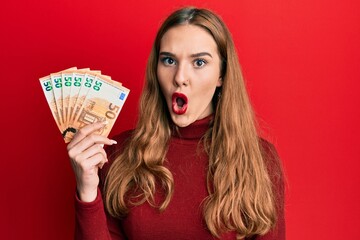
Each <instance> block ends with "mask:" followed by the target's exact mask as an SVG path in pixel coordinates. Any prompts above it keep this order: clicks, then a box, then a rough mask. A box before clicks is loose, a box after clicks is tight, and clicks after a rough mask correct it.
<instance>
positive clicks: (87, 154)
mask: <svg viewBox="0 0 360 240" xmlns="http://www.w3.org/2000/svg"><path fill="white" fill-rule="evenodd" d="M97 154H101V155H102V156H103V158H105V159H106V158H107V155H106V152H105V150H104V149H103V147H102V146H101V145H100V144H94V145H93V146H91V147H90V148H88V149H87V150H86V151H84V152H82V153H80V154H79V155H78V156H76V158H75V159H74V160H75V161H76V162H78V163H79V164H81V163H82V162H83V161H88V159H89V158H91V157H93V156H95V155H97Z"/></svg>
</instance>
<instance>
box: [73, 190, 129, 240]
mask: <svg viewBox="0 0 360 240" xmlns="http://www.w3.org/2000/svg"><path fill="white" fill-rule="evenodd" d="M95 239H99V240H100V239H101V240H121V239H125V238H124V236H123V235H122V233H121V228H120V223H119V220H117V219H115V218H112V217H111V216H109V215H108V214H106V213H105V209H104V205H103V200H102V196H101V191H100V189H98V193H97V197H96V199H95V200H94V201H93V202H90V203H87V202H82V201H81V200H80V199H79V198H78V196H77V194H75V240H95Z"/></svg>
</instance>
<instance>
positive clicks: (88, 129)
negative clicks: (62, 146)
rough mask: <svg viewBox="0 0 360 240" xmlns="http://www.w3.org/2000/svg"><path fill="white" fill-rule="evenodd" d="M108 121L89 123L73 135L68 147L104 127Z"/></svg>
mask: <svg viewBox="0 0 360 240" xmlns="http://www.w3.org/2000/svg"><path fill="white" fill-rule="evenodd" d="M106 124H107V122H96V123H92V124H89V125H86V126H84V127H82V128H81V129H80V130H79V131H78V132H77V133H76V134H75V135H74V137H73V139H72V140H71V142H70V143H69V145H68V148H72V147H73V146H74V145H76V144H77V143H78V142H80V141H81V140H83V139H84V138H85V137H86V136H88V135H90V134H92V133H94V132H96V131H98V130H100V129H101V128H103V127H104V126H105V125H106Z"/></svg>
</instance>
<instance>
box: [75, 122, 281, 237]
mask: <svg viewBox="0 0 360 240" xmlns="http://www.w3.org/2000/svg"><path fill="white" fill-rule="evenodd" d="M209 121H210V118H205V119H202V120H199V121H196V122H195V123H193V124H191V125H190V126H188V127H185V128H179V134H176V135H174V136H172V138H171V140H170V143H169V149H168V152H167V156H166V159H167V161H166V167H167V168H168V169H169V170H170V171H171V173H172V174H173V177H174V195H173V197H172V199H171V202H170V204H169V205H168V207H167V208H166V210H165V211H164V212H162V213H160V212H159V211H158V210H157V209H155V208H153V207H151V206H150V205H149V204H148V203H147V202H145V203H143V204H142V205H140V206H136V207H133V208H132V209H131V210H130V213H129V214H128V215H127V216H126V218H124V219H122V220H119V219H115V218H113V217H111V216H109V215H108V214H107V212H106V211H105V210H104V206H103V200H102V195H101V191H100V190H98V196H97V198H96V199H95V201H93V202H91V203H84V202H81V201H80V200H79V199H78V198H77V197H76V199H75V212H76V230H75V239H79V240H80V239H81V240H84V239H86V240H87V239H99V240H105V239H112V240H115V239H116V240H117V239H139V240H146V239H151V240H153V239H157V240H161V239H172V240H176V239H191V240H194V239H196V240H202V239H206V240H207V239H215V238H214V237H212V235H211V234H210V232H209V231H208V230H207V228H206V225H205V224H204V221H203V219H202V207H201V203H202V201H203V200H204V198H205V197H206V196H207V195H208V192H207V188H206V171H207V164H208V156H207V155H206V154H205V153H204V151H199V148H198V146H199V145H198V143H199V140H200V139H201V137H202V136H203V135H204V133H205V132H206V130H207V129H208V127H209ZM129 135H130V132H129V131H127V132H124V133H122V134H120V135H118V136H116V137H115V138H114V139H115V140H116V141H117V142H118V144H117V146H112V147H109V148H108V149H107V152H108V157H109V163H110V164H108V166H109V165H111V162H112V161H113V157H112V154H113V153H114V152H115V151H117V150H119V148H120V149H121V145H122V143H123V142H124V141H125V140H126V139H127V138H128V137H129ZM262 144H263V148H264V149H265V150H266V152H267V153H268V154H267V158H266V163H267V165H268V169H269V171H272V170H274V168H275V167H278V166H279V164H278V162H277V161H279V160H278V157H277V156H276V151H275V150H274V148H273V146H272V145H271V144H270V143H268V142H266V141H262ZM108 166H107V168H104V171H103V172H102V173H100V182H101V183H100V186H102V183H103V180H104V177H105V176H104V175H105V173H104V172H106V171H107V170H106V169H108ZM270 176H271V172H270ZM272 180H273V183H274V185H275V188H276V191H277V193H278V194H280V195H279V196H280V199H281V201H282V203H280V206H283V196H284V195H283V179H282V177H281V176H280V178H279V176H278V175H277V176H274V177H272ZM157 199H160V195H159V194H157V195H156V196H155V200H157ZM221 239H236V234H235V233H234V232H230V233H227V234H223V235H222V236H221ZM253 239H257V240H283V239H285V221H284V211H283V209H281V210H280V212H279V216H278V224H277V226H276V228H275V229H274V230H273V231H271V232H269V233H267V234H266V235H264V236H258V237H254V238H253Z"/></svg>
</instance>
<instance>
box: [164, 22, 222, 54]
mask: <svg viewBox="0 0 360 240" xmlns="http://www.w3.org/2000/svg"><path fill="white" fill-rule="evenodd" d="M160 51H167V52H173V53H176V52H184V51H186V52H188V53H197V52H217V45H216V42H215V40H214V38H213V37H212V35H211V34H210V33H209V32H208V31H207V30H205V29H204V28H202V27H200V26H196V25H192V24H181V25H177V26H174V27H171V28H169V29H168V30H167V31H166V32H165V34H164V35H163V37H162V38H161V41H160Z"/></svg>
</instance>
